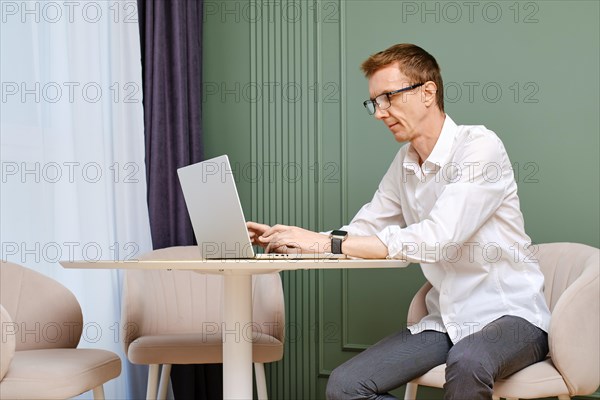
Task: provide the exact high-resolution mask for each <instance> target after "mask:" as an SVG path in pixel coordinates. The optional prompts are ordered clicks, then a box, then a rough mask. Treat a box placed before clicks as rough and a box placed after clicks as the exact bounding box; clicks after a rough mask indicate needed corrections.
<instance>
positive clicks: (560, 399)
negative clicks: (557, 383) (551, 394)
mask: <svg viewBox="0 0 600 400" xmlns="http://www.w3.org/2000/svg"><path fill="white" fill-rule="evenodd" d="M558 400H571V396H569V395H568V394H561V395H560V396H558Z"/></svg>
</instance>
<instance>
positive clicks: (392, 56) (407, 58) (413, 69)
mask: <svg viewBox="0 0 600 400" xmlns="http://www.w3.org/2000/svg"><path fill="white" fill-rule="evenodd" d="M394 63H398V67H399V68H400V72H402V73H403V74H404V75H406V77H408V78H409V79H410V80H411V81H412V82H411V83H412V84H417V83H425V82H427V81H433V82H435V84H436V86H437V93H436V96H435V100H436V103H437V106H438V108H439V109H440V110H441V111H442V112H444V82H443V81H442V74H441V72H440V67H439V66H438V63H437V61H435V58H433V56H432V55H431V54H429V53H428V52H426V51H425V50H423V49H422V48H420V47H419V46H416V45H414V44H410V43H400V44H395V45H393V46H392V47H390V48H387V49H385V50H383V51H380V52H379V53H375V54H373V55H372V56H371V57H369V58H368V59H367V60H365V62H363V63H362V65H361V69H362V71H363V73H364V74H365V76H366V77H367V78H370V77H371V76H373V74H375V72H377V71H379V70H380V69H382V68H385V67H387V66H389V65H390V64H394Z"/></svg>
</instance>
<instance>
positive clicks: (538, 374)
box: [412, 358, 569, 399]
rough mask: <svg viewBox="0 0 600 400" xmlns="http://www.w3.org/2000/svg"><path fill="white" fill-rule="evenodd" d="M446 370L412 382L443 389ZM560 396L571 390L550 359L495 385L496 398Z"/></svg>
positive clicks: (443, 366) (436, 368)
mask: <svg viewBox="0 0 600 400" xmlns="http://www.w3.org/2000/svg"><path fill="white" fill-rule="evenodd" d="M445 370H446V364H442V365H438V366H437V367H435V368H433V369H431V370H429V372H427V373H426V374H425V375H422V376H421V377H419V378H417V379H415V380H413V381H412V382H413V383H416V384H418V385H422V386H430V387H437V388H441V387H443V386H444V383H446V378H445ZM560 394H569V389H568V388H567V385H566V384H565V381H564V380H563V378H562V377H561V375H560V373H559V372H558V371H557V370H556V368H555V367H554V364H552V360H551V359H549V358H547V359H546V360H544V361H541V362H539V363H536V364H533V365H530V366H529V367H526V368H523V369H522V370H520V371H518V372H515V373H514V374H512V375H511V376H509V377H507V378H505V379H500V380H498V381H497V382H496V383H495V384H494V396H498V397H507V398H510V397H514V398H522V399H537V398H540V397H554V396H558V395H560Z"/></svg>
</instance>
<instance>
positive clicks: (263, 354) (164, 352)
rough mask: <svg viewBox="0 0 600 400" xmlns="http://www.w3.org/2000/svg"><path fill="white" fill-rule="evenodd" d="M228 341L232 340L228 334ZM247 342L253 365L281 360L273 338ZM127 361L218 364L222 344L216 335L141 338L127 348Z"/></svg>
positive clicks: (278, 344) (280, 349) (259, 336)
mask: <svg viewBox="0 0 600 400" xmlns="http://www.w3.org/2000/svg"><path fill="white" fill-rule="evenodd" d="M231 339H234V340H235V339H236V337H235V336H233V334H232V336H231ZM237 339H240V340H246V339H245V338H244V337H241V338H237ZM249 340H252V342H253V344H252V359H253V361H254V362H259V363H267V362H273V361H277V360H281V358H282V357H283V343H282V342H280V341H279V340H277V339H276V338H274V337H273V336H270V335H267V334H264V333H262V334H255V335H254V337H252V338H250V339H249ZM127 358H129V361H131V362H132V363H134V364H219V363H222V362H223V343H222V339H221V334H220V333H215V334H202V333H179V334H170V335H155V336H141V337H139V338H137V339H136V340H134V341H133V342H132V343H131V344H130V345H129V349H128V352H127Z"/></svg>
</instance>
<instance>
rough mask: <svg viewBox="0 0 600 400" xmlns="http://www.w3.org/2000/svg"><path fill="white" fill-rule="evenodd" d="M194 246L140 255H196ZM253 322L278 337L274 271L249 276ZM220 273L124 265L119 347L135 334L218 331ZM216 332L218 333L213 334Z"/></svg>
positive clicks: (281, 318) (280, 317) (279, 296)
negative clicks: (250, 280) (152, 268)
mask: <svg viewBox="0 0 600 400" xmlns="http://www.w3.org/2000/svg"><path fill="white" fill-rule="evenodd" d="M200 258H201V256H200V250H199V249H198V247H197V246H178V247H169V248H165V249H160V250H155V251H152V252H150V253H148V254H146V255H144V256H142V257H140V259H143V260H190V259H192V260H193V259H195V260H198V259H200ZM252 308H253V323H254V324H253V327H254V330H255V331H259V332H260V333H266V334H269V335H271V336H274V337H275V338H276V339H278V340H280V341H282V342H283V338H284V324H285V311H284V299H283V288H282V285H281V279H280V277H279V274H264V275H256V276H254V278H253V307H252ZM222 311H223V277H222V276H220V275H211V274H201V273H197V272H193V271H179V270H172V271H158V270H157V271H154V270H128V271H126V274H125V283H124V286H123V303H122V313H121V324H122V327H123V331H124V332H123V337H124V350H125V354H127V350H128V348H129V344H130V343H131V342H132V341H133V340H135V339H136V338H139V337H141V336H146V335H160V334H176V333H196V332H207V331H208V332H211V333H218V332H220V331H221V327H222V322H223V317H222V315H223V313H222ZM219 334H220V333H219Z"/></svg>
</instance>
